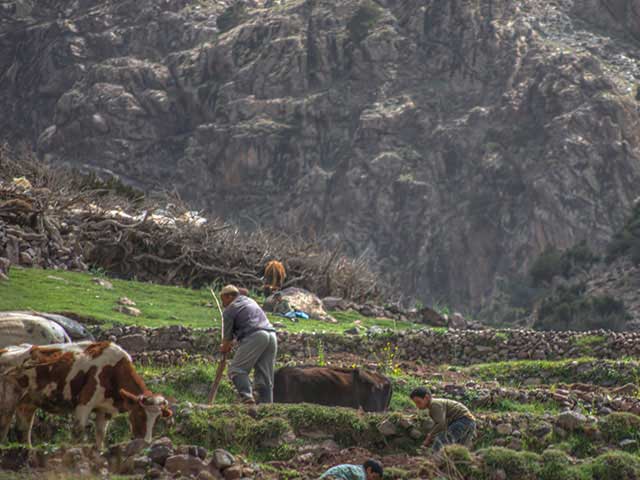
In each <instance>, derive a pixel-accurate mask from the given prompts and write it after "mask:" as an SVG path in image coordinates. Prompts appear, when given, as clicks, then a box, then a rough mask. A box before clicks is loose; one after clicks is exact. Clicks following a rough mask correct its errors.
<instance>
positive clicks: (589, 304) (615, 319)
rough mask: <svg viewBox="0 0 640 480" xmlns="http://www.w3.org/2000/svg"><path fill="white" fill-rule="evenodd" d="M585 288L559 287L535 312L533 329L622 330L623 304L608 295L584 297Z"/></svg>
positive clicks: (626, 316)
mask: <svg viewBox="0 0 640 480" xmlns="http://www.w3.org/2000/svg"><path fill="white" fill-rule="evenodd" d="M585 288H586V287H585V285H584V284H579V285H574V286H571V287H564V286H560V287H558V288H557V289H556V290H555V292H554V293H553V294H552V295H550V296H548V297H546V298H545V299H544V300H543V301H542V304H541V305H540V308H539V310H538V317H537V319H536V323H535V327H536V328H539V329H541V330H594V329H598V328H606V329H610V330H621V329H622V328H623V327H624V325H625V323H626V321H627V319H628V314H627V310H626V308H625V305H624V303H623V302H622V301H620V300H617V299H615V298H613V297H611V296H609V295H601V296H595V295H594V296H586V295H585Z"/></svg>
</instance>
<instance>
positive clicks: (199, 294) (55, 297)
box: [0, 268, 418, 333]
mask: <svg viewBox="0 0 640 480" xmlns="http://www.w3.org/2000/svg"><path fill="white" fill-rule="evenodd" d="M52 277H54V278H52ZM92 278H94V275H92V274H89V273H78V272H65V271H59V270H40V269H19V268H13V269H12V270H11V272H10V276H9V281H8V282H2V283H0V311H2V310H36V311H42V312H74V313H76V314H79V315H82V316H86V317H90V318H93V319H96V320H99V321H102V322H105V323H107V324H112V323H122V324H136V325H143V326H147V327H163V326H167V325H183V326H185V327H194V328H207V327H214V326H219V325H220V315H219V313H218V311H217V308H216V307H215V302H214V300H213V298H211V293H210V292H209V290H208V289H201V290H193V289H189V288H182V287H176V286H167V285H156V284H153V283H144V282H136V281H125V280H117V279H112V278H106V277H103V276H101V278H104V279H105V280H109V281H110V282H111V283H112V284H113V289H112V290H107V289H105V288H103V287H101V286H99V285H97V284H95V283H93V282H92ZM120 297H128V298H130V299H131V300H133V301H134V302H135V303H136V308H138V309H140V310H141V311H142V315H141V316H139V317H131V316H128V315H124V314H122V313H119V312H116V311H114V310H113V308H114V307H115V306H116V305H117V303H116V302H117V301H118V299H119V298H120ZM255 298H256V300H257V301H259V302H261V301H262V298H261V297H258V296H255ZM207 305H213V306H207ZM332 315H333V316H334V317H335V318H336V320H338V323H335V324H331V323H328V322H323V321H320V320H311V319H309V320H302V319H301V320H299V321H298V322H292V321H291V320H289V319H287V318H284V317H281V316H277V315H269V318H270V320H271V321H272V322H277V323H280V324H283V325H284V326H283V327H281V328H282V329H286V330H287V331H289V332H326V333H343V332H344V331H345V330H347V329H350V328H353V327H354V326H355V325H356V324H355V323H354V322H356V321H359V323H360V326H361V327H363V328H368V327H372V326H378V327H381V328H390V329H394V328H397V329H398V330H400V329H407V328H412V327H418V325H416V324H412V323H410V322H394V321H393V320H391V319H377V318H368V317H363V316H361V315H359V314H358V313H357V312H353V311H349V312H332Z"/></svg>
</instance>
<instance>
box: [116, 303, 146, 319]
mask: <svg viewBox="0 0 640 480" xmlns="http://www.w3.org/2000/svg"><path fill="white" fill-rule="evenodd" d="M113 310H114V311H116V312H120V313H123V314H125V315H129V316H130V317H139V316H140V315H142V311H141V310H140V309H139V308H135V307H128V306H126V305H117V306H116V307H113Z"/></svg>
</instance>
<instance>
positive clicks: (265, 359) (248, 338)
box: [220, 285, 278, 405]
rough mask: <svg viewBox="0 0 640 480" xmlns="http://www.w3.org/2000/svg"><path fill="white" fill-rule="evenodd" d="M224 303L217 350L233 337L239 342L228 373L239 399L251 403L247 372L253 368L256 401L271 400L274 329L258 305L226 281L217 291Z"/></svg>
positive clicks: (224, 349) (225, 350)
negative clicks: (221, 328) (222, 326)
mask: <svg viewBox="0 0 640 480" xmlns="http://www.w3.org/2000/svg"><path fill="white" fill-rule="evenodd" d="M220 298H221V299H222V305H223V306H224V312H223V313H222V317H223V323H224V328H223V334H222V345H220V351H221V352H222V353H228V352H230V351H231V346H232V342H233V339H236V340H237V341H238V343H239V347H238V351H237V352H236V354H235V356H234V357H233V360H232V361H231V364H230V365H229V377H230V378H231V381H232V382H233V384H234V385H235V387H236V390H237V391H238V394H239V395H240V398H241V400H242V403H246V404H249V405H252V404H254V403H255V400H254V398H253V393H252V389H251V381H250V380H249V373H250V372H251V370H255V373H254V387H255V391H256V394H257V397H258V401H259V402H260V403H273V370H274V367H275V363H276V353H277V351H278V339H277V337H276V331H275V329H274V328H273V326H272V325H271V323H269V320H268V319H267V316H266V315H265V313H264V312H263V311H262V309H261V308H260V306H259V305H258V304H257V303H256V302H255V301H253V300H252V299H251V298H249V297H247V296H245V295H241V294H240V291H239V290H238V288H236V287H235V286H233V285H227V286H226V287H224V288H223V289H222V291H221V292H220Z"/></svg>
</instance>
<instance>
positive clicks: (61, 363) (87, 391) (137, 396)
mask: <svg viewBox="0 0 640 480" xmlns="http://www.w3.org/2000/svg"><path fill="white" fill-rule="evenodd" d="M0 375H1V379H0V411H2V412H3V414H2V415H0V441H4V440H5V438H6V433H7V431H8V429H9V424H10V422H11V419H12V418H13V415H14V414H16V415H17V426H18V432H19V433H20V436H21V439H22V440H23V441H24V440H25V437H26V442H27V444H28V445H29V446H31V428H32V426H33V419H34V415H35V412H36V410H37V409H38V408H41V409H43V410H45V411H47V412H50V413H57V414H66V413H73V415H74V417H75V420H76V422H77V427H78V429H79V430H81V431H82V432H84V429H85V427H86V425H87V422H88V420H89V415H90V414H91V412H95V414H96V446H97V447H98V448H102V445H103V443H104V438H105V435H106V430H107V426H108V421H109V419H110V418H111V416H112V415H115V414H117V413H119V412H127V413H128V414H129V424H130V426H131V430H132V433H133V436H134V437H135V438H144V439H145V440H146V441H147V442H150V441H151V436H152V430H153V426H154V424H155V421H156V419H157V418H158V417H159V416H161V415H162V416H165V417H170V416H171V410H169V408H168V402H167V400H165V399H164V397H162V396H161V395H156V394H153V393H151V392H150V391H149V390H148V389H147V387H146V386H145V384H144V381H143V380H142V378H140V376H139V375H138V374H137V373H136V371H135V369H134V367H133V364H132V362H131V357H130V356H129V354H128V353H127V352H125V351H124V350H123V349H122V348H120V347H119V346H117V345H115V344H113V343H110V342H98V343H94V342H81V343H71V344H58V345H48V346H32V345H21V346H20V347H12V348H8V349H4V350H0Z"/></svg>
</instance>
